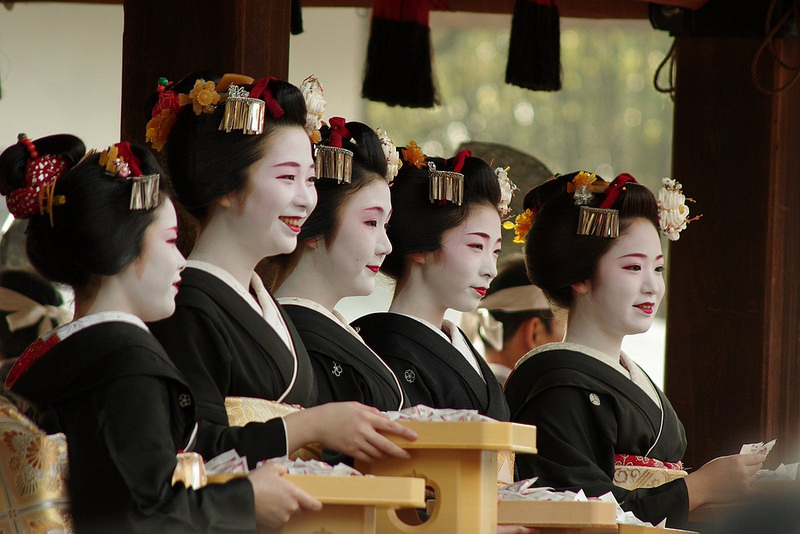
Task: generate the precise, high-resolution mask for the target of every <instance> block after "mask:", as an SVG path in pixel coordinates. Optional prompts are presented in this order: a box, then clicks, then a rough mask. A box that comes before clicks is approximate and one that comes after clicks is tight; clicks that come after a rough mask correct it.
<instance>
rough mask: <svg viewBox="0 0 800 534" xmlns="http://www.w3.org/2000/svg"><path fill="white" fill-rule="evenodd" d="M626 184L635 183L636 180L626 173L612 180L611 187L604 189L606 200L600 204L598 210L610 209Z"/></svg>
mask: <svg viewBox="0 0 800 534" xmlns="http://www.w3.org/2000/svg"><path fill="white" fill-rule="evenodd" d="M628 182H633V183H637V182H636V178H634V177H633V176H631V175H630V174H628V173H626V172H624V173H622V174H620V175H618V176H617V177H616V178H614V181H613V182H611V185H609V186H608V189H606V198H605V200H603V203H602V204H600V209H609V208H611V207H612V206H613V205H614V203H615V202H616V201H617V199H618V198H619V195H620V193H622V190H623V188H624V186H625V184H627V183H628Z"/></svg>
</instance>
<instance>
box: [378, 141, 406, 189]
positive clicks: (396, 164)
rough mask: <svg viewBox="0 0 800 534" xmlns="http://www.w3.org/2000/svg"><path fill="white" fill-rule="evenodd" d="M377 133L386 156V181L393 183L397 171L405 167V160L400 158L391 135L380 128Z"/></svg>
mask: <svg viewBox="0 0 800 534" xmlns="http://www.w3.org/2000/svg"><path fill="white" fill-rule="evenodd" d="M375 133H376V134H378V139H379V140H380V142H381V148H382V149H383V155H384V156H385V157H386V181H387V182H388V183H390V184H391V183H392V181H393V180H394V178H395V176H397V173H398V172H400V169H402V168H403V162H402V160H401V159H400V155H399V154H398V153H397V147H395V146H394V143H393V142H392V140H391V139H389V135H388V134H387V133H386V132H385V131H384V130H381V129H380V128H378V129H376V130H375Z"/></svg>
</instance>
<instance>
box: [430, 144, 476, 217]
mask: <svg viewBox="0 0 800 534" xmlns="http://www.w3.org/2000/svg"><path fill="white" fill-rule="evenodd" d="M471 155H472V152H470V151H469V150H462V151H460V152H459V153H458V154H456V155H455V157H454V158H453V159H454V165H453V170H452V171H440V170H438V169H437V168H436V164H435V163H434V162H432V161H429V162H428V200H430V201H431V202H436V203H437V204H440V205H441V204H444V203H445V202H452V203H453V204H455V205H457V206H460V205H461V203H462V202H463V201H464V175H463V174H462V173H461V172H459V171H461V169H462V168H463V167H464V161H465V160H466V159H467V158H468V157H470V156H471ZM446 164H447V160H445V165H446Z"/></svg>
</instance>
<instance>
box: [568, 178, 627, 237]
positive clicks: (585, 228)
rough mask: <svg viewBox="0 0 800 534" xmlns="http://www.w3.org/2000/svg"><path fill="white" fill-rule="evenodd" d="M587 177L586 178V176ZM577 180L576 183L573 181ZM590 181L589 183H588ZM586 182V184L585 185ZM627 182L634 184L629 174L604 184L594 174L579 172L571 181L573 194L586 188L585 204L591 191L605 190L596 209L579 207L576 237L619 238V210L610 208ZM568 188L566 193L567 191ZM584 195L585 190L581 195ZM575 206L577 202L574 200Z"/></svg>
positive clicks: (584, 206) (589, 198)
mask: <svg viewBox="0 0 800 534" xmlns="http://www.w3.org/2000/svg"><path fill="white" fill-rule="evenodd" d="M587 175H588V176H587ZM576 179H578V183H575V180H576ZM590 180H591V181H590ZM586 182H588V184H587V183H586ZM628 182H632V183H636V179H635V178H634V177H633V176H631V175H630V174H624V173H623V174H620V175H619V176H617V177H616V178H614V181H613V182H611V184H608V185H607V184H606V182H605V181H604V180H601V179H599V178H596V177H595V175H594V174H589V173H584V172H580V173H578V175H577V176H576V177H575V178H574V179H573V184H574V185H575V192H576V194H577V191H578V188H580V187H586V188H588V189H590V191H589V193H588V194H589V195H590V196H589V197H588V199H587V200H586V202H589V201H590V200H591V194H592V191H594V192H599V191H601V190H605V195H606V197H605V199H604V200H603V202H602V203H601V204H600V206H599V207H597V208H592V207H589V206H586V205H582V204H579V205H580V212H579V213H578V232H577V233H578V235H593V236H597V237H608V238H615V237H618V236H619V210H617V209H613V208H612V207H611V206H613V205H614V203H615V202H616V201H617V198H619V195H620V193H621V192H622V191H624V190H625V188H626V184H627V183H628ZM569 189H570V188H569V187H568V188H567V191H569ZM585 194H586V190H584V192H583V193H582V195H585ZM575 203H576V204H578V201H577V199H576V201H575Z"/></svg>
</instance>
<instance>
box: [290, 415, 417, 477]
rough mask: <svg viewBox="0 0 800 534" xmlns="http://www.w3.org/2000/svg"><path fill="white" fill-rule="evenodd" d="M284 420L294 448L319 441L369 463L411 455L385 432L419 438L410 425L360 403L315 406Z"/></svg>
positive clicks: (291, 447) (407, 437)
mask: <svg viewBox="0 0 800 534" xmlns="http://www.w3.org/2000/svg"><path fill="white" fill-rule="evenodd" d="M284 421H285V422H286V428H287V433H288V434H289V446H290V450H296V448H299V447H301V446H303V445H305V444H307V443H313V442H319V443H322V445H323V446H325V447H326V448H329V449H333V450H335V451H338V452H341V453H344V454H347V455H349V456H352V457H353V458H355V459H356V460H359V461H362V462H366V463H369V462H373V461H375V460H378V459H380V458H384V457H386V456H394V457H397V458H403V459H408V458H410V455H409V454H408V453H407V452H406V451H404V450H403V449H401V448H400V447H398V446H397V445H395V444H394V443H392V442H391V441H390V440H389V439H388V438H386V437H385V436H383V435H381V432H387V433H390V434H395V435H398V436H400V437H402V438H405V439H407V440H409V441H413V440H415V439H417V433H416V432H414V431H413V430H411V429H410V428H408V427H405V426H403V425H401V424H400V423H397V422H395V421H392V420H390V419H389V417H388V416H387V415H385V414H382V413H381V412H380V411H378V410H377V409H375V408H371V407H369V406H364V405H363V404H360V403H358V402H331V403H327V404H322V405H320V406H314V407H313V408H308V409H306V410H301V411H299V412H295V413H293V414H290V415H288V416H286V417H284Z"/></svg>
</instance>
